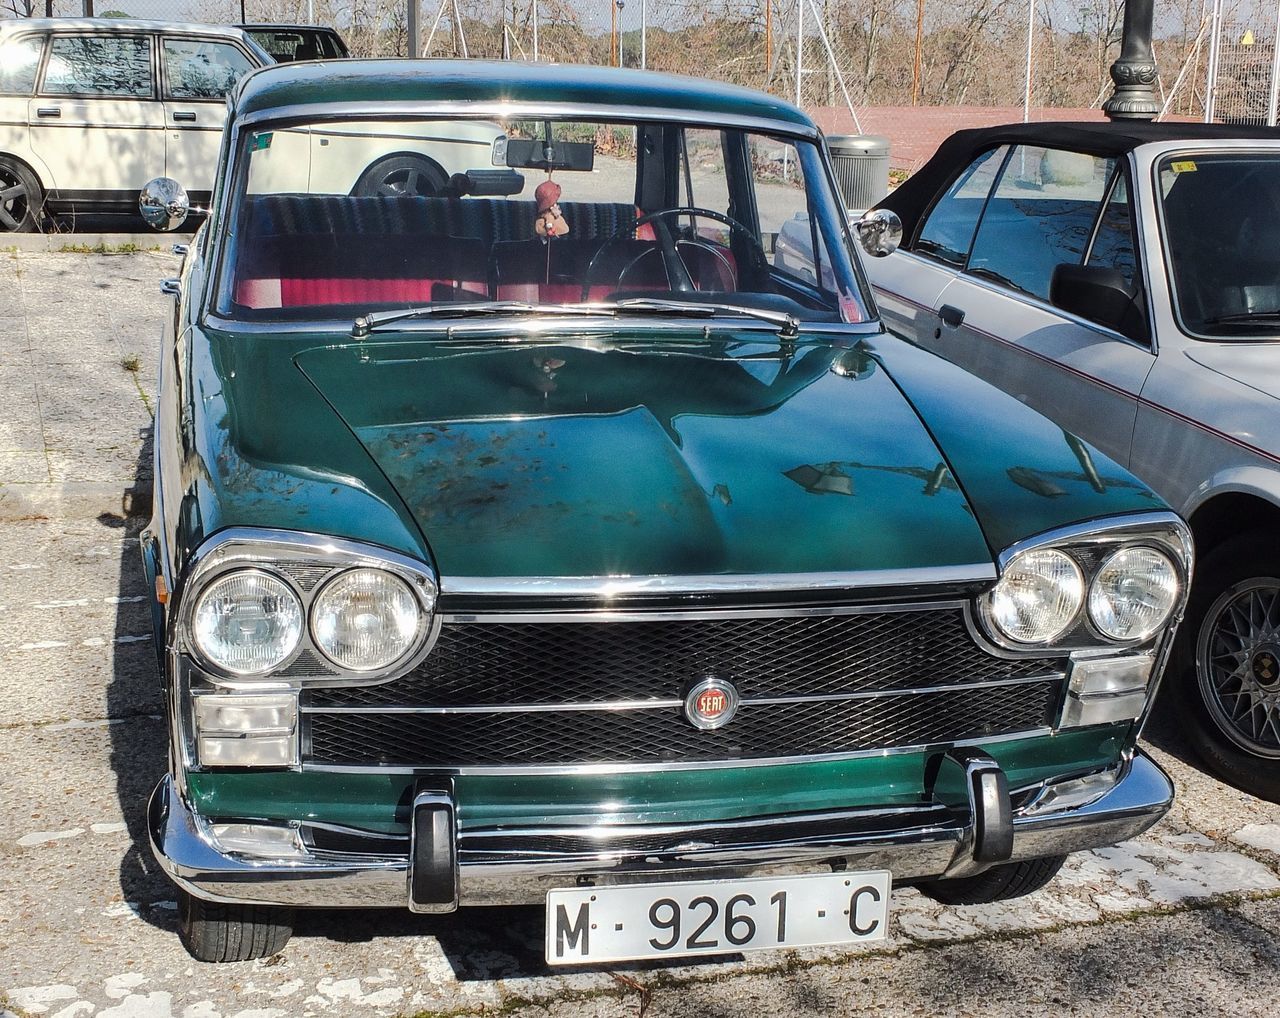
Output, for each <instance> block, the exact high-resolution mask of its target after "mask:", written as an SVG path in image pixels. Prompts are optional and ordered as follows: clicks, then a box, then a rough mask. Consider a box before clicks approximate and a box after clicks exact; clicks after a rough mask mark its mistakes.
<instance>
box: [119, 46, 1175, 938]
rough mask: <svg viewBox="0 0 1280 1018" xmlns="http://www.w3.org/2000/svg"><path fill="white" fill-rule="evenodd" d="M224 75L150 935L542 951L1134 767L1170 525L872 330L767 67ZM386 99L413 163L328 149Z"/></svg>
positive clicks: (163, 469) (943, 864)
mask: <svg viewBox="0 0 1280 1018" xmlns="http://www.w3.org/2000/svg"><path fill="white" fill-rule="evenodd" d="M231 107H232V110H231V118H230V121H229V128H228V131H227V134H226V137H225V140H224V144H223V151H222V162H221V167H220V170H219V176H218V183H217V186H216V189H215V192H214V196H213V201H212V206H211V208H210V209H208V210H204V211H207V221H206V222H205V224H204V225H203V227H202V228H201V229H200V231H199V232H198V233H197V234H196V236H195V238H194V240H193V243H192V245H191V248H190V252H189V254H188V257H187V259H186V263H185V266H184V269H183V274H182V278H181V280H180V281H174V282H173V284H172V287H171V288H172V289H173V291H174V292H175V293H176V294H177V301H176V303H175V307H174V312H173V318H172V325H171V328H170V330H169V334H168V335H167V337H166V339H165V343H164V349H163V367H162V381H161V388H160V396H159V410H158V414H157V419H156V442H155V448H156V468H155V478H156V498H155V518H154V521H153V522H152V524H151V526H150V527H149V529H148V530H147V531H146V533H145V535H144V540H143V553H144V556H145V562H146V569H147V573H148V577H149V581H150V582H151V583H152V584H153V586H154V590H155V592H156V597H155V602H154V608H155V626H156V644H157V648H158V650H159V655H160V658H161V662H162V670H163V675H164V684H165V688H166V691H167V695H168V703H169V707H170V720H171V732H172V743H171V752H170V760H171V769H170V773H169V774H168V775H167V776H166V777H165V778H164V780H163V781H162V782H161V783H160V786H159V787H158V788H157V789H156V792H155V794H154V797H153V799H152V802H151V807H150V831H151V837H152V840H153V846H154V849H155V853H156V856H157V858H158V859H159V860H160V863H161V865H162V866H163V867H164V869H165V871H166V872H167V873H168V874H169V875H170V876H171V877H172V878H173V880H174V881H175V883H177V885H178V886H179V888H180V889H181V905H180V917H181V933H182V936H183V939H184V941H185V943H186V944H187V946H188V948H189V949H190V950H191V951H192V953H193V954H194V955H195V956H196V957H198V958H202V959H206V960H234V959H247V958H253V957H261V956H263V955H267V954H270V953H273V952H275V951H278V950H279V949H280V948H281V947H282V946H283V945H284V943H285V941H286V940H287V938H288V937H289V935H290V924H291V910H292V909H293V908H294V907H297V906H314V907H324V908H341V907H358V908H373V907H391V908H402V909H403V908H407V909H410V910H412V911H415V912H429V913H440V912H451V911H453V910H455V909H458V908H459V906H463V907H464V908H466V907H469V906H476V905H488V904H519V903H524V904H532V903H543V904H545V908H546V956H547V961H548V962H549V963H583V962H596V961H613V960H618V959H632V958H648V957H667V956H673V955H682V954H711V955H715V954H725V953H736V952H739V951H744V950H750V949H755V948H773V947H790V946H804V945H812V944H820V943H841V942H853V941H860V940H867V939H875V938H880V937H884V936H885V935H886V932H887V926H888V909H889V905H890V898H891V888H892V887H893V886H899V885H906V884H911V885H916V886H920V887H922V888H923V889H924V890H925V891H926V892H927V893H929V894H931V895H934V896H935V897H937V898H940V899H942V900H944V901H948V902H955V903H973V902H981V901H991V900H995V899H1000V898H1007V897H1013V896H1016V895H1019V894H1023V893H1026V892H1028V891H1031V890H1034V889H1035V888H1037V887H1040V886H1042V885H1043V884H1044V883H1045V882H1047V881H1048V880H1049V879H1050V878H1051V877H1052V876H1053V874H1054V873H1055V872H1056V871H1057V869H1058V867H1059V866H1060V865H1061V862H1062V859H1063V858H1064V856H1065V855H1066V854H1067V853H1069V852H1073V851H1077V850H1081V849H1087V848H1091V847H1095V846H1101V845H1108V844H1112V843H1114V842H1117V841H1120V840H1122V839H1125V838H1128V837H1132V836H1134V835H1136V834H1138V833H1139V832H1141V831H1143V830H1145V829H1146V828H1147V827H1148V826H1150V825H1151V824H1152V823H1154V822H1155V821H1156V820H1157V819H1158V818H1159V817H1160V816H1161V815H1162V814H1163V813H1164V812H1165V810H1166V809H1167V808H1168V806H1169V803H1170V798H1171V795H1172V788H1171V786H1170V783H1169V781H1168V779H1167V778H1166V777H1165V776H1164V774H1163V773H1162V772H1161V771H1160V770H1159V769H1158V768H1157V767H1156V766H1155V765H1154V764H1153V763H1152V762H1151V761H1150V760H1149V759H1148V758H1147V757H1146V756H1144V755H1143V753H1142V752H1141V751H1140V750H1139V749H1138V748H1137V746H1136V739H1137V735H1138V730H1139V728H1140V727H1141V724H1142V720H1143V718H1144V717H1145V715H1146V712H1147V708H1148V704H1149V701H1150V694H1151V692H1152V687H1153V686H1154V683H1155V681H1156V678H1157V676H1158V674H1159V672H1160V668H1161V665H1162V664H1163V661H1164V658H1165V655H1166V653H1167V651H1168V649H1169V642H1170V635H1171V631H1172V627H1173V625H1174V624H1175V622H1176V620H1177V619H1178V618H1179V617H1180V615H1181V613H1182V610H1183V601H1184V592H1185V590H1186V583H1187V579H1188V576H1189V573H1190V569H1191V548H1190V541H1189V537H1188V532H1187V530H1186V528H1185V526H1184V525H1183V524H1182V523H1181V522H1180V521H1179V520H1178V519H1177V517H1175V516H1174V515H1173V514H1171V513H1170V512H1169V511H1168V509H1167V508H1166V507H1165V505H1164V504H1163V503H1162V502H1161V501H1160V500H1159V499H1158V498H1157V497H1156V496H1155V495H1153V494H1152V492H1151V491H1150V490H1149V489H1148V488H1147V487H1146V486H1145V485H1143V484H1142V483H1140V482H1139V481H1137V480H1135V479H1134V478H1133V477H1132V476H1130V475H1129V474H1127V473H1126V472H1125V471H1124V470H1122V469H1120V468H1119V467H1117V466H1116V465H1115V464H1114V463H1112V462H1111V461H1110V460H1107V459H1106V458H1105V457H1103V456H1102V455H1100V454H1099V453H1097V452H1095V451H1094V450H1092V449H1090V448H1089V447H1088V446H1086V445H1084V444H1083V443H1081V442H1080V441H1078V440H1077V439H1076V438H1075V437H1074V436H1071V435H1067V434H1064V433H1063V432H1062V431H1061V430H1059V429H1058V428H1056V427H1054V426H1053V425H1051V424H1050V423H1049V422H1048V421H1047V420H1045V419H1044V418H1042V417H1040V416H1038V415H1037V414H1035V413H1033V412H1032V411H1030V410H1028V409H1026V408H1025V407H1023V406H1022V405H1021V404H1019V403H1017V402H1016V401H1014V400H1013V399H1011V398H1009V397H1007V396H1005V395H1003V394H1002V393H1000V392H999V391H998V390H996V389H995V388H993V387H992V386H990V385H988V384H986V383H983V382H981V381H979V380H977V379H976V378H974V377H973V376H972V375H969V374H967V373H965V372H964V371H962V370H960V369H958V368H955V367H953V366H951V365H948V364H946V363H945V362H943V361H942V360H940V359H938V358H936V357H934V356H932V355H931V354H928V353H926V352H923V351H922V350H919V349H917V348H915V347H912V346H910V345H908V344H906V343H904V342H902V341H900V340H898V339H895V338H893V337H891V336H889V335H887V334H886V333H885V332H884V330H883V329H882V327H881V325H880V323H879V321H878V319H877V317H876V310H875V307H874V305H873V303H872V300H871V297H870V291H869V289H868V287H867V284H866V281H865V279H864V278H863V275H862V272H861V269H860V267H859V264H858V259H857V254H856V252H855V245H856V244H857V243H858V242H859V241H861V242H862V243H864V244H873V243H876V241H877V238H876V236H875V230H876V225H875V224H874V223H872V224H870V225H869V226H867V227H864V228H862V229H861V230H855V229H854V228H852V227H851V226H850V225H849V223H848V222H847V221H846V219H845V217H844V215H843V213H842V212H841V207H840V203H839V202H838V200H837V198H836V196H835V194H834V191H833V183H832V174H831V169H830V166H829V165H828V162H827V160H826V157H825V155H824V151H823V147H822V145H821V138H820V135H819V132H818V130H817V128H816V127H815V126H814V124H813V123H812V121H810V120H809V119H808V118H807V117H806V116H805V115H804V114H802V113H801V112H800V111H799V110H797V109H795V108H793V107H792V106H790V105H788V104H786V103H784V102H781V101H779V100H777V99H774V98H771V97H769V96H765V95H761V94H758V93H755V92H748V91H744V90H740V89H734V88H728V87H722V86H718V85H712V84H709V83H705V82H701V81H697V80H694V79H685V78H676V77H664V76H659V75H652V74H644V73H635V72H624V71H609V70H600V69H593V68H568V67H540V66H537V67H535V66H528V65H514V64H502V65H484V64H468V63H447V62H386V63H382V62H377V63H360V62H347V63H343V64H341V65H337V64H331V65H323V64H312V65H295V66H291V67H274V68H268V69H265V70H262V71H260V72H256V73H254V74H252V75H250V76H248V77H247V78H246V79H245V80H244V82H243V83H242V85H241V86H240V88H239V89H238V91H237V92H236V93H235V94H234V95H233V97H232V99H231ZM477 124H481V125H489V127H490V128H493V127H494V126H495V125H496V126H497V127H498V130H499V131H500V134H498V133H495V132H494V130H492V129H489V130H487V132H486V131H485V130H478V129H477V128H476V125H477ZM389 138H390V139H404V140H405V146H406V153H409V154H406V155H405V157H404V158H405V160H406V166H409V165H411V164H412V162H413V160H414V159H422V158H423V157H422V156H421V155H420V153H421V152H422V145H421V144H420V143H421V142H422V141H423V139H430V140H432V141H433V143H439V145H438V146H437V150H439V151H446V150H447V151H451V152H453V153H454V154H453V155H451V156H450V157H449V158H450V159H451V160H453V161H454V163H455V164H454V165H449V166H443V165H435V166H432V167H426V168H423V167H419V168H420V169H421V170H422V172H421V173H420V174H419V175H418V176H417V177H414V175H413V174H411V173H408V172H406V173H405V174H404V175H403V176H402V177H401V178H398V179H399V180H400V183H401V184H403V185H404V186H400V185H399V184H398V185H397V186H389V187H388V188H387V189H386V191H385V193H379V194H372V195H369V194H360V195H353V194H348V193H331V192H330V191H327V190H326V189H325V186H324V184H323V183H322V182H324V181H331V180H334V179H345V177H347V176H349V174H344V173H342V172H338V169H340V168H337V169H335V167H333V166H329V165H326V163H327V162H328V161H330V160H354V161H355V162H357V163H358V162H359V159H360V154H359V152H358V151H357V150H358V149H359V146H360V144H361V139H367V141H368V145H369V148H370V149H371V150H377V151H383V150H384V149H385V145H386V142H387V140H388V139H389ZM353 151H354V153H355V154H354V155H353ZM413 152H417V153H419V155H416V156H415V155H412V154H411V153H413ZM427 169H430V171H431V172H430V173H427V172H426V170H427ZM415 179H416V180H417V181H418V182H419V183H418V185H415V186H409V182H410V181H411V180H415ZM422 181H430V182H431V183H429V184H422V183H421V182H422ZM443 181H447V183H442V182H443ZM143 207H144V211H145V213H146V214H147V215H148V216H149V217H150V218H151V219H152V220H153V221H155V222H157V223H159V224H160V225H173V224H174V223H176V222H177V221H179V220H180V219H181V218H182V217H183V215H184V214H185V211H186V205H185V202H184V198H183V195H182V193H181V189H180V188H179V187H178V186H177V184H176V183H175V182H173V181H158V182H153V185H149V187H148V190H147V191H146V192H145V193H144V200H143ZM784 227H785V229H784ZM797 231H799V232H800V233H802V234H804V235H806V237H807V243H808V250H809V251H811V252H817V257H816V259H815V258H813V257H810V259H809V261H808V263H807V264H808V266H809V267H808V269H805V270H801V269H795V268H794V267H789V266H794V264H795V263H794V260H788V258H787V257H786V254H787V252H786V250H785V248H786V243H787V242H786V238H787V237H794V236H796V235H797ZM480 915H481V913H478V912H476V911H474V910H472V911H470V912H469V913H468V912H467V911H464V912H462V913H460V915H459V917H458V919H457V921H458V922H466V921H471V922H480V921H483V919H482V918H479V916H480Z"/></svg>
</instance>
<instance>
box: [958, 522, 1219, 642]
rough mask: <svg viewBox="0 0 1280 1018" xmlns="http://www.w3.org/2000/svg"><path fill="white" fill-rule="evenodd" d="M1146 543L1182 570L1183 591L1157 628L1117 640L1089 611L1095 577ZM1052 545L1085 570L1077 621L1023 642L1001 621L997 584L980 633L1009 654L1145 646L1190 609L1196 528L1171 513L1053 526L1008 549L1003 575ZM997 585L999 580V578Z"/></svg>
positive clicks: (1001, 562) (981, 607)
mask: <svg viewBox="0 0 1280 1018" xmlns="http://www.w3.org/2000/svg"><path fill="white" fill-rule="evenodd" d="M1139 547H1146V548H1151V549H1153V550H1155V551H1158V552H1160V553H1161V554H1163V555H1165V556H1166V557H1168V559H1169V560H1170V561H1171V562H1172V563H1173V567H1174V570H1175V572H1176V574H1177V578H1178V584H1179V590H1178V596H1177V598H1176V599H1175V603H1174V606H1173V609H1172V610H1171V611H1170V613H1169V616H1168V618H1167V619H1166V620H1165V621H1164V622H1163V623H1161V624H1160V625H1159V626H1158V627H1156V629H1155V631H1154V632H1152V633H1150V634H1148V635H1146V636H1143V637H1140V638H1137V639H1132V640H1117V639H1114V638H1112V637H1109V636H1107V635H1106V634H1104V633H1102V632H1101V631H1100V630H1099V629H1098V627H1097V626H1096V625H1094V623H1093V620H1092V619H1091V618H1090V614H1089V598H1090V595H1091V593H1092V591H1093V584H1094V580H1095V579H1096V578H1097V575H1098V572H1099V570H1100V569H1101V567H1102V565H1103V564H1104V563H1105V562H1106V561H1107V560H1109V559H1110V558H1111V557H1112V556H1113V555H1115V554H1116V552H1118V551H1120V550H1122V549H1125V548H1139ZM1045 548H1051V549H1054V550H1056V551H1060V552H1063V553H1065V554H1066V555H1068V556H1070V557H1071V558H1072V560H1073V561H1074V562H1075V563H1076V565H1077V566H1078V567H1079V568H1080V570H1081V572H1082V574H1083V575H1084V598H1083V599H1082V602H1081V604H1080V607H1079V609H1078V610H1077V612H1076V615H1075V618H1074V621H1073V622H1072V623H1071V624H1070V625H1069V626H1068V627H1067V628H1066V629H1065V630H1064V631H1063V632H1062V633H1061V634H1060V635H1058V636H1056V637H1054V638H1052V639H1051V640H1047V641H1043V642H1040V643H1023V642H1020V641H1018V640H1016V639H1013V638H1011V637H1010V636H1009V635H1008V634H1006V633H1005V632H1004V631H1003V630H1001V629H1000V627H999V626H998V625H997V624H996V623H995V621H994V619H993V617H992V613H991V608H990V599H991V593H992V591H993V590H994V589H995V587H992V588H990V589H988V590H987V591H986V592H985V593H983V594H982V595H980V596H979V597H978V598H977V600H976V602H975V612H974V614H975V616H976V618H977V621H978V627H977V629H978V634H979V635H980V636H981V637H983V638H984V642H986V643H988V644H989V645H991V646H992V648H993V649H995V650H997V651H1001V652H1004V653H1006V654H1008V653H1013V654H1043V653H1044V652H1045V651H1046V650H1052V651H1053V652H1055V653H1057V652H1061V653H1069V652H1075V651H1091V650H1092V651H1097V650H1100V649H1109V650H1116V649H1121V650H1123V649H1126V648H1134V647H1144V646H1147V645H1149V644H1152V643H1154V642H1156V641H1158V640H1160V639H1161V638H1162V636H1163V635H1164V634H1165V633H1167V632H1170V631H1172V629H1173V628H1174V627H1175V626H1176V625H1177V623H1178V622H1180V621H1181V619H1182V616H1183V613H1184V612H1185V610H1186V603H1187V593H1188V591H1189V589H1190V586H1191V575H1192V561H1193V554H1192V538H1191V530H1190V528H1189V527H1188V526H1187V525H1186V524H1185V523H1184V522H1183V521H1182V520H1181V519H1180V518H1179V517H1178V516H1176V515H1174V514H1173V513H1171V512H1153V513H1137V514H1133V515H1129V516H1118V517H1113V518H1111V519H1104V520H1095V521H1091V522H1089V523H1080V524H1075V525H1072V526H1068V527H1063V528H1061V529H1058V530H1053V531H1049V532H1047V533H1044V534H1040V535H1038V536H1036V537H1033V538H1029V539H1028V540H1025V541H1019V542H1018V543H1017V544H1014V545H1011V546H1010V547H1008V548H1006V549H1005V550H1004V552H1002V553H1001V555H1000V556H999V558H998V561H997V566H998V572H999V575H1000V576H1001V577H1003V576H1004V575H1005V574H1006V572H1007V571H1008V569H1009V566H1010V564H1011V563H1013V561H1014V560H1015V559H1016V558H1017V557H1018V556H1019V555H1022V554H1024V553H1026V552H1028V551H1032V550H1038V549H1045ZM996 582H997V584H998V583H999V580H997V581H996Z"/></svg>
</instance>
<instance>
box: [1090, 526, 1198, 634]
mask: <svg viewBox="0 0 1280 1018" xmlns="http://www.w3.org/2000/svg"><path fill="white" fill-rule="evenodd" d="M1177 601H1178V571H1177V570H1176V569H1175V568H1174V565H1173V563H1172V562H1171V561H1170V560H1169V557H1168V556H1167V555H1164V554H1162V553H1161V552H1158V551H1156V550H1155V549H1154V548H1122V549H1121V550H1120V551H1118V552H1116V553H1115V554H1114V555H1112V556H1111V557H1110V558H1109V559H1107V560H1106V561H1105V562H1103V563H1102V568H1101V569H1099V570H1098V575H1097V576H1095V577H1094V578H1093V585H1092V586H1091V587H1090V588H1089V618H1090V619H1092V620H1093V624H1094V625H1095V626H1097V627H1098V632H1100V633H1101V634H1102V635H1103V636H1107V637H1110V638H1111V639H1113V640H1145V639H1146V638H1147V637H1148V636H1150V635H1151V634H1152V633H1154V632H1155V631H1156V630H1157V629H1159V628H1160V626H1161V625H1163V624H1164V622H1165V620H1166V619H1168V618H1169V614H1170V613H1171V612H1172V611H1173V606H1174V605H1175V604H1176V603H1177Z"/></svg>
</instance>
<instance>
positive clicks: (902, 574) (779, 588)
mask: <svg viewBox="0 0 1280 1018" xmlns="http://www.w3.org/2000/svg"><path fill="white" fill-rule="evenodd" d="M995 578H996V571H995V567H994V566H993V565H992V564H991V563H990V562H974V563H970V564H969V565H959V566H939V567H935V566H921V567H917V568H909V569H867V570H861V571H857V572H831V573H733V574H725V575H721V574H711V575H692V576H540V577H529V576H445V577H441V579H440V596H441V597H450V596H455V595H463V594H465V595H468V596H478V597H492V596H498V595H513V596H518V597H596V598H602V599H604V600H608V599H609V598H614V597H629V596H633V595H645V594H659V595H660V594H777V593H804V592H807V591H836V590H861V589H867V588H876V587H921V586H925V587H936V586H942V585H957V586H958V585H961V584H965V583H987V582H990V581H993V580H995Z"/></svg>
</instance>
